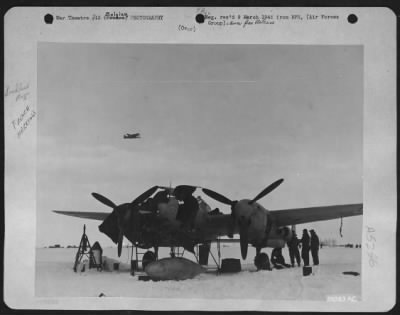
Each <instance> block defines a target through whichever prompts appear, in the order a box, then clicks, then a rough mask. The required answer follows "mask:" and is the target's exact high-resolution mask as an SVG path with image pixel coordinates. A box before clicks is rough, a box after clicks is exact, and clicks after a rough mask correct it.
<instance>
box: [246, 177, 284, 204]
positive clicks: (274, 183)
mask: <svg viewBox="0 0 400 315" xmlns="http://www.w3.org/2000/svg"><path fill="white" fill-rule="evenodd" d="M282 182H283V178H281V179H278V180H277V181H276V182H273V183H272V184H271V185H269V186H268V187H267V188H265V189H264V190H263V191H262V192H260V193H259V194H258V195H257V196H256V197H255V198H254V199H253V200H252V201H250V202H249V204H252V203H254V202H256V201H257V200H259V199H261V198H263V197H265V196H266V195H268V194H269V193H270V192H271V191H273V190H274V189H275V188H277V187H278V186H279V185H280V184H282Z"/></svg>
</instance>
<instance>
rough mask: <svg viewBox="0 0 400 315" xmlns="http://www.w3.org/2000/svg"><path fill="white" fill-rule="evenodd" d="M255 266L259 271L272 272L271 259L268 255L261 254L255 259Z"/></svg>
mask: <svg viewBox="0 0 400 315" xmlns="http://www.w3.org/2000/svg"><path fill="white" fill-rule="evenodd" d="M254 265H255V266H256V267H257V270H271V265H270V263H269V258H268V255H267V254H266V253H260V254H258V255H257V256H256V257H255V258H254Z"/></svg>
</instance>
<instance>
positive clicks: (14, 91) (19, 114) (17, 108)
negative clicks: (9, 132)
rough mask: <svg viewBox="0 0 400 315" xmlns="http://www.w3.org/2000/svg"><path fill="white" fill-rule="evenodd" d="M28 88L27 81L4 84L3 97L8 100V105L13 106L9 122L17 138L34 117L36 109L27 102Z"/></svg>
mask: <svg viewBox="0 0 400 315" xmlns="http://www.w3.org/2000/svg"><path fill="white" fill-rule="evenodd" d="M29 88H30V84H29V82H16V83H15V84H11V85H6V87H5V90H4V98H5V100H6V101H8V102H7V103H8V106H13V112H14V114H13V117H12V118H11V122H10V124H11V125H12V128H13V129H14V130H15V132H16V134H17V136H18V138H20V137H21V136H22V135H23V134H24V132H25V131H26V130H27V129H28V127H29V125H30V124H31V122H32V120H33V119H34V118H35V117H36V111H35V110H33V108H32V105H31V104H30V103H29V95H30V91H29Z"/></svg>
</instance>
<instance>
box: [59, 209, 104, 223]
mask: <svg viewBox="0 0 400 315" xmlns="http://www.w3.org/2000/svg"><path fill="white" fill-rule="evenodd" d="M53 212H55V213H59V214H64V215H69V216H72V217H78V218H85V219H92V220H101V221H103V220H104V219H105V218H107V217H108V216H109V214H110V213H108V212H80V211H59V210H53Z"/></svg>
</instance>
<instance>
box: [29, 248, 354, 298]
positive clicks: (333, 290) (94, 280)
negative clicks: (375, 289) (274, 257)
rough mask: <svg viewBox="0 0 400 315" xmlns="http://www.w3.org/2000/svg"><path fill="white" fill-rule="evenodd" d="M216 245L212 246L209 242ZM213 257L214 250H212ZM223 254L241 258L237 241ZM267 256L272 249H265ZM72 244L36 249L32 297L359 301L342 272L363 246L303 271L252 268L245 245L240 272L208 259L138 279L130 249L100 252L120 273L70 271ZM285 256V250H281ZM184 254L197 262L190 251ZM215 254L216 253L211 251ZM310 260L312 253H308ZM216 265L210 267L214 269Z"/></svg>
mask: <svg viewBox="0 0 400 315" xmlns="http://www.w3.org/2000/svg"><path fill="white" fill-rule="evenodd" d="M213 247H215V245H213ZM212 250H213V253H214V255H215V254H216V249H215V248H213V249H212ZM221 251H222V258H239V257H240V249H239V247H238V244H229V245H224V246H221ZM264 251H266V252H267V253H268V255H270V253H271V249H267V250H264ZM76 252H77V249H76V248H68V249H67V248H52V249H50V248H38V249H37V252H36V281H35V295H36V296H37V297H98V296H99V295H100V294H101V293H103V294H104V295H105V296H106V297H138V298H169V297H170V298H177V297H178V298H182V297H184V298H207V299H235V298H241V299H246V298H248V299H263V300H267V299H270V300H271V299H274V300H276V299H279V300H324V301H326V300H327V299H329V297H330V296H344V295H346V296H352V297H353V298H354V299H356V300H361V275H360V276H352V275H344V274H343V273H342V272H344V271H355V272H358V273H360V274H361V249H355V248H342V247H336V248H327V247H325V248H323V249H321V250H320V265H319V266H316V267H313V274H312V275H310V276H307V277H304V276H303V275H302V268H299V267H295V268H289V269H282V270H275V269H274V270H272V271H256V268H255V267H254V265H253V259H254V255H255V250H254V249H253V248H249V252H248V257H247V259H246V260H245V261H243V260H242V262H241V263H242V272H240V273H234V274H217V273H216V271H215V264H211V263H212V262H213V260H212V258H211V257H210V258H209V264H210V270H208V271H207V272H206V273H203V274H200V275H199V276H197V277H195V278H194V279H190V280H185V281H160V282H153V281H139V280H138V276H139V275H143V274H144V273H143V272H136V273H135V275H134V276H132V275H131V274H130V257H131V256H130V250H128V249H127V248H124V250H123V252H122V255H121V257H120V258H119V259H118V258H117V255H116V252H117V250H116V248H113V247H109V248H105V249H104V251H103V257H105V260H106V261H107V262H108V265H109V266H112V265H113V263H114V262H115V261H119V262H120V267H119V270H118V271H102V272H99V271H97V270H96V269H88V268H87V267H86V271H85V272H77V273H75V272H74V271H73V270H72V267H73V262H74V258H75V254H76ZM168 252H169V249H166V248H162V249H160V252H159V256H160V257H167V256H168ZM283 254H284V256H285V259H286V261H288V260H289V255H288V252H287V249H286V248H285V249H284V251H283ZM184 257H186V258H188V259H191V260H195V258H194V256H193V255H192V254H191V253H185V255H184ZM215 257H216V255H215ZM310 258H311V257H310ZM213 266H214V268H213Z"/></svg>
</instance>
